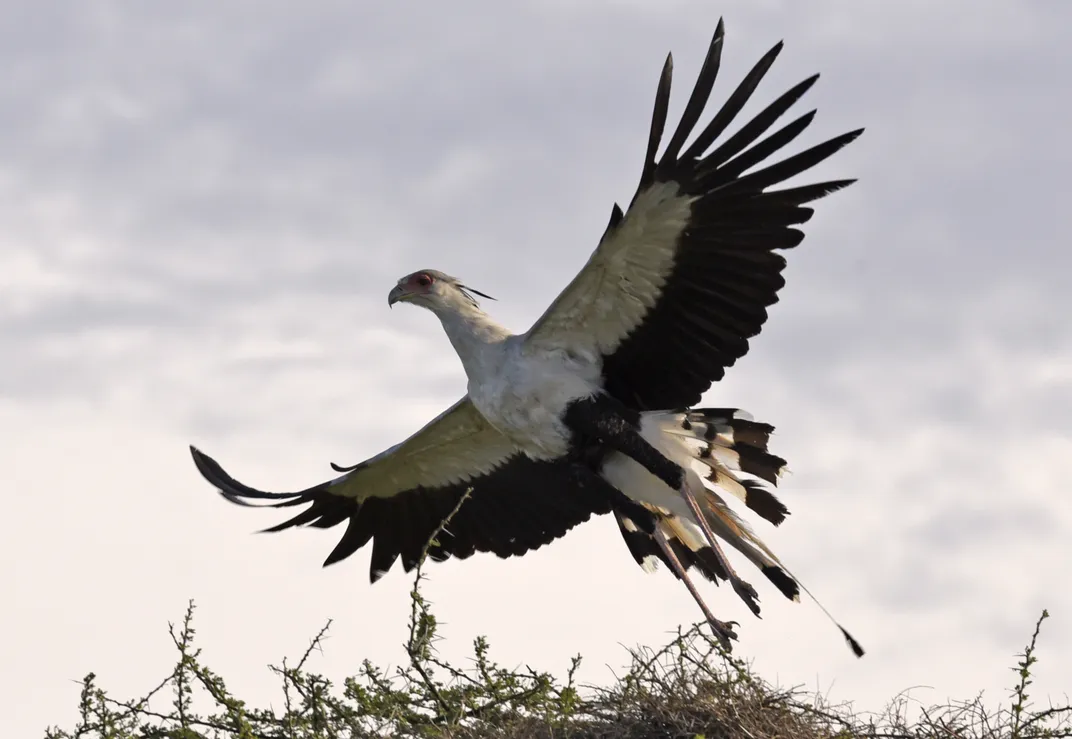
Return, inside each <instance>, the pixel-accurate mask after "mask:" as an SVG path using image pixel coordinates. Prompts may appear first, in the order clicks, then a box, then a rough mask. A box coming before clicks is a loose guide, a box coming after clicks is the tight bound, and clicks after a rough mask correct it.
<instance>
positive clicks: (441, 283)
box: [387, 269, 495, 311]
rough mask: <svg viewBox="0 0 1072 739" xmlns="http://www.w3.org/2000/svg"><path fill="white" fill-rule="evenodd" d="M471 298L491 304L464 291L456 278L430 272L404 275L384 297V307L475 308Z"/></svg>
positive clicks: (467, 290)
mask: <svg viewBox="0 0 1072 739" xmlns="http://www.w3.org/2000/svg"><path fill="white" fill-rule="evenodd" d="M474 295H479V296H480V297H482V298H488V299H489V300H494V299H495V298H492V297H491V296H490V295H485V294H484V293H482V292H478V291H477V290H474V289H472V288H471V287H466V286H465V285H463V284H462V283H461V281H459V280H458V278H456V277H451V276H450V275H447V274H443V273H442V272H439V271H438V270H434V269H422V270H421V271H419V272H414V273H413V274H409V275H406V276H405V277H403V278H402V279H401V280H399V281H398V284H396V285H395V286H394V287H393V288H391V292H389V293H388V294H387V305H388V306H391V305H394V304H395V303H412V304H413V305H419V306H420V307H422V308H427V309H428V310H431V311H436V310H442V309H450V308H461V307H463V306H478V305H479V304H478V303H477V300H476V298H475V297H473V296H474Z"/></svg>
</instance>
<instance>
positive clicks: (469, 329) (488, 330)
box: [434, 304, 512, 383]
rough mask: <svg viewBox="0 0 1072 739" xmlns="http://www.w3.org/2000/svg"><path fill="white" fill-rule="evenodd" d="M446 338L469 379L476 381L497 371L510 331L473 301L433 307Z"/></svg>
mask: <svg viewBox="0 0 1072 739" xmlns="http://www.w3.org/2000/svg"><path fill="white" fill-rule="evenodd" d="M434 312H435V314H436V315H437V316H439V321H440V323H442V324H443V330H444V331H446V332H447V338H448V339H450V343H451V344H452V345H453V346H454V351H455V352H457V353H458V358H459V359H461V360H462V366H463V367H464V368H465V374H466V376H467V377H468V378H469V382H470V383H473V382H477V383H480V382H482V381H483V380H485V379H486V378H488V377H489V376H490V375H493V374H494V373H495V372H497V371H498V369H499V365H500V363H501V361H502V358H503V356H504V355H503V342H504V341H505V340H506V339H508V338H509V337H510V336H511V335H512V334H511V333H510V332H509V331H508V330H506V329H505V328H503V327H502V326H500V325H499V324H497V323H495V321H493V320H492V319H491V317H490V316H488V314H487V313H485V312H484V311H482V310H480V308H478V307H476V306H475V305H470V304H465V305H461V306H452V307H451V309H450V310H435V311H434Z"/></svg>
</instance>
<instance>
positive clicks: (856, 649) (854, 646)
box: [838, 626, 864, 657]
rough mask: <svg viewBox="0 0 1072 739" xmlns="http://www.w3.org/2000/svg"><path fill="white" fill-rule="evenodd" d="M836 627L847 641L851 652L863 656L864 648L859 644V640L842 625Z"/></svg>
mask: <svg viewBox="0 0 1072 739" xmlns="http://www.w3.org/2000/svg"><path fill="white" fill-rule="evenodd" d="M838 628H839V629H841V635H842V636H844V637H845V641H846V642H847V643H848V645H849V649H851V650H852V653H853V654H855V655H856V656H857V657H863V656H864V648H863V647H861V646H860V642H858V641H856V639H855V638H853V635H852V634H850V633H849V632H847V631H845V629H844V628H843V627H841V626H838Z"/></svg>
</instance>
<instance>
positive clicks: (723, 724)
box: [46, 568, 1072, 739]
mask: <svg viewBox="0 0 1072 739" xmlns="http://www.w3.org/2000/svg"><path fill="white" fill-rule="evenodd" d="M421 579H422V575H421V571H420V568H418V571H417V577H416V579H415V582H414V587H413V590H412V592H411V599H412V609H411V614H410V623H409V634H408V638H407V642H406V649H407V652H408V657H409V660H408V664H406V665H404V666H401V667H398V668H395V669H394V670H391V671H388V670H384V669H381V668H378V667H376V666H374V665H372V664H371V663H369V662H368V661H365V662H364V663H363V664H362V666H361V669H360V670H359V672H358V673H357V674H356V675H354V676H353V677H350V678H347V679H346V680H345V681H344V682H343V684H342V685H334V684H333V683H332V682H331V681H330V680H328V679H327V678H325V677H324V676H322V675H318V674H316V673H315V672H312V671H311V670H310V669H309V666H308V665H309V658H310V656H311V655H312V654H313V653H314V652H315V651H318V650H319V649H321V647H322V641H323V638H324V636H325V634H326V633H327V630H328V628H329V626H330V623H329V624H328V625H327V626H325V627H324V629H323V630H322V631H321V632H320V634H318V635H317V636H316V637H315V638H314V639H313V640H312V642H311V644H310V645H309V648H308V649H307V650H306V651H305V653H304V654H303V655H302V656H301V658H300V659H298V660H297V661H296V662H295V663H293V664H288V662H287V661H286V660H284V661H283V663H282V664H281V665H280V666H278V667H271V668H270V669H271V670H273V671H274V672H275V673H276V674H277V675H278V676H279V680H280V687H281V700H278V701H277V702H276V703H277V705H278V706H279V708H278V709H273V708H254V707H251V706H248V705H247V704H246V703H245V702H244V701H242V700H240V699H239V698H237V697H235V696H234V695H233V694H232V693H231V692H230V690H229V688H228V687H227V685H226V684H225V682H224V680H223V678H221V677H220V676H218V675H216V674H215V673H214V672H212V670H210V669H209V668H208V667H206V666H205V665H204V664H202V662H201V658H200V652H199V650H198V649H197V648H196V647H195V646H194V628H193V610H194V609H193V604H191V605H190V607H189V608H188V609H187V612H186V616H185V618H184V619H183V622H182V625H181V626H180V627H178V628H176V627H174V626H172V628H171V637H172V639H173V640H174V643H175V647H176V649H177V650H178V661H177V664H176V665H175V667H174V668H173V669H172V670H171V672H170V673H169V674H168V675H167V676H166V677H165V678H164V679H163V680H161V682H160V683H159V684H158V685H157V686H156V687H155V688H153V689H152V690H150V691H149V692H148V693H147V694H146V695H144V696H142V697H140V698H136V699H133V700H118V699H116V698H113V697H111V696H109V695H108V694H107V693H106V692H105V691H104V690H103V689H101V688H100V687H99V686H98V684H97V681H96V678H95V676H94V675H93V674H90V675H87V676H86V678H85V680H84V682H83V685H82V693H81V702H80V706H79V709H80V717H79V720H78V723H77V725H76V726H75V727H74V728H73V729H71V730H62V729H59V728H53V729H49V730H48V731H47V732H46V737H47V739H70V738H73V737H86V738H87V739H90V738H92V739H98V738H99V739H119V738H120V737H124V738H125V737H161V738H164V737H166V738H168V739H195V738H197V739H200V738H202V737H205V738H208V737H212V738H217V737H219V738H223V737H241V738H243V739H253V738H261V737H264V738H269V737H270V738H272V739H277V738H278V739H321V738H323V739H329V738H330V739H335V738H339V739H350V738H356V737H384V736H392V737H394V736H397V737H428V738H432V737H456V738H458V739H462V738H472V739H477V738H482V737H506V738H512V737H518V738H520V737H526V738H528V737H561V738H563V739H565V738H567V737H572V738H574V739H595V738H596V737H600V738H605V739H642V738H643V739H648V738H651V739H654V738H656V737H689V738H690V739H691V738H693V737H705V738H706V739H713V738H716V737H717V738H719V739H722V738H726V739H737V738H740V739H767V738H773V737H779V738H782V739H788V738H794V739H796V738H799V739H811V738H812V737H816V738H818V737H823V738H824V739H825V738H834V737H837V738H839V739H840V738H844V739H849V738H850V737H876V738H879V737H881V738H884V739H898V738H901V737H903V738H905V739H909V738H912V739H914V738H916V737H919V738H921V739H923V738H929V737H934V738H935V739H938V738H939V737H940V738H941V739H952V738H960V737H964V738H969V737H971V738H974V737H979V738H983V737H1009V738H1011V739H1035V738H1042V737H1047V738H1049V737H1052V738H1055V739H1056V738H1057V737H1072V706H1068V705H1064V706H1052V705H1051V706H1047V707H1046V708H1039V707H1037V706H1034V705H1033V704H1032V703H1031V701H1030V699H1029V696H1028V692H1027V691H1028V687H1029V686H1030V684H1031V670H1032V667H1033V666H1034V664H1035V662H1036V655H1035V650H1036V643H1037V640H1038V637H1039V630H1040V628H1041V625H1042V622H1043V621H1044V620H1045V619H1046V618H1047V615H1048V614H1046V613H1045V612H1043V613H1042V615H1041V617H1040V618H1039V620H1038V623H1036V625H1035V630H1034V633H1033V634H1032V636H1031V639H1030V641H1029V643H1028V645H1027V647H1026V648H1025V650H1024V652H1023V653H1022V654H1020V655H1019V657H1020V660H1019V662H1018V664H1017V666H1016V667H1015V668H1014V672H1015V673H1016V683H1015V685H1014V687H1013V689H1012V691H1011V697H1010V701H1009V704H1008V705H1002V706H994V707H992V706H988V705H986V704H984V702H983V700H982V697H981V696H980V697H977V698H975V699H974V700H969V701H964V702H959V703H950V704H948V705H944V706H934V707H930V708H924V707H920V706H914V705H912V704H911V702H910V701H909V700H908V699H907V697H906V696H899V697H897V698H895V699H894V700H893V701H892V702H891V703H890V705H889V706H888V707H887V709H886V711H885V712H884V713H882V714H880V715H871V714H859V713H855V712H854V711H853V710H852V708H851V706H849V705H845V704H842V705H829V704H827V703H826V701H825V700H823V699H822V698H821V697H820V696H817V695H814V694H810V693H806V692H803V691H801V690H798V689H789V690H785V689H780V688H777V687H775V686H773V685H771V684H769V683H767V682H766V681H764V680H763V679H762V678H760V677H757V676H756V675H754V674H753V673H752V672H751V670H750V669H749V667H748V666H747V665H746V664H744V663H743V662H741V661H739V660H737V659H735V658H733V657H732V656H730V655H727V654H725V653H724V652H723V651H722V649H721V648H720V647H719V646H718V643H717V642H716V641H715V640H714V639H713V638H712V637H711V636H710V634H709V632H708V630H707V629H706V627H705V626H703V625H697V626H693V627H692V628H691V629H689V630H687V631H684V632H681V633H679V635H678V637H677V638H676V639H674V640H673V641H672V642H670V643H669V644H667V645H666V646H665V647H663V648H662V649H658V650H644V649H642V650H636V651H634V652H633V653H632V663H631V666H630V669H629V671H628V672H627V673H626V674H625V675H624V676H623V677H621V678H619V679H617V680H616V682H615V683H614V684H613V685H610V686H609V687H598V686H585V687H579V686H577V685H576V684H575V683H574V674H575V672H576V669H577V666H578V665H579V664H580V657H576V658H574V660H573V664H572V666H571V668H570V669H569V670H568V673H567V676H566V678H565V680H564V681H563V680H557V679H555V678H554V677H552V676H551V675H549V674H546V673H540V672H535V671H532V670H527V669H526V670H514V669H508V668H504V667H502V666H500V665H497V664H495V663H494V662H492V661H491V659H490V658H489V654H488V645H487V642H486V641H484V640H483V639H482V638H481V639H477V640H476V643H475V644H474V659H473V660H472V663H471V664H470V665H469V666H467V667H465V668H459V667H456V666H454V665H451V664H448V663H446V662H444V661H442V660H441V659H440V658H439V656H438V655H437V652H436V650H435V649H434V646H433V645H434V643H435V641H436V620H435V616H434V615H433V614H432V613H431V611H430V610H429V607H428V604H427V603H426V602H425V600H424V598H423V597H422V596H421V591H420V583H421Z"/></svg>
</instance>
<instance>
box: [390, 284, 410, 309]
mask: <svg viewBox="0 0 1072 739" xmlns="http://www.w3.org/2000/svg"><path fill="white" fill-rule="evenodd" d="M410 294H411V293H409V292H407V291H406V288H404V287H402V286H401V285H395V286H394V287H392V288H391V292H389V293H387V307H388V308H390V307H391V306H392V305H394V304H395V303H397V302H399V301H400V300H405V299H406V298H408V297H409V296H410Z"/></svg>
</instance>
